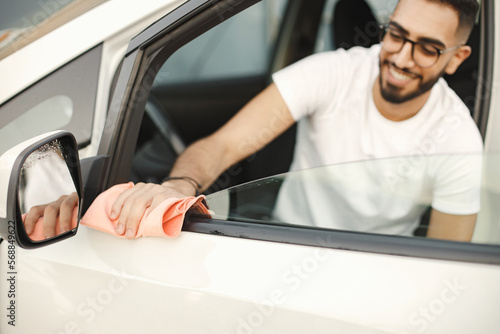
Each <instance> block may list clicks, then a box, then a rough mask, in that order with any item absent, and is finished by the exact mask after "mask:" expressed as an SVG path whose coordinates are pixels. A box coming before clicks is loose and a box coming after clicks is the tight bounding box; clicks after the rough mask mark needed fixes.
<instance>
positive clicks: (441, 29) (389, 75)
mask: <svg viewBox="0 0 500 334" xmlns="http://www.w3.org/2000/svg"><path fill="white" fill-rule="evenodd" d="M391 22H392V23H393V24H392V25H393V26H396V27H397V28H398V30H399V31H401V32H403V34H404V35H405V37H406V38H408V39H410V40H412V41H415V42H419V41H421V42H424V41H425V42H431V44H432V45H434V46H436V47H437V48H439V49H441V50H444V49H447V48H450V47H453V46H455V45H457V44H458V43H457V41H456V31H457V28H458V13H457V12H456V11H455V10H454V9H453V8H451V7H449V6H444V5H441V4H439V3H433V2H428V1H426V0H401V1H400V2H399V4H398V6H397V7H396V10H395V12H394V14H393V16H392V17H391ZM455 52H456V51H450V52H446V53H444V54H442V55H441V56H440V57H439V59H438V61H437V62H436V63H435V64H434V65H432V66H430V67H426V68H423V67H421V66H419V65H417V64H416V63H415V61H414V60H413V58H412V44H411V43H409V42H407V43H406V44H404V46H403V48H402V49H401V51H399V52H397V53H393V54H389V53H387V52H385V51H384V50H381V52H380V76H379V80H380V89H381V95H382V97H383V98H384V99H385V100H386V101H388V102H391V103H403V102H406V101H409V100H411V99H413V98H415V97H418V96H421V95H422V94H425V93H427V92H429V90H430V89H431V88H432V86H433V85H434V84H435V83H436V81H437V80H438V79H439V78H440V77H441V76H442V75H443V74H444V73H448V72H450V70H449V68H448V67H449V66H448V64H449V62H450V60H451V59H452V58H453V56H454V53H455ZM453 72H454V71H453ZM449 74H451V73H449Z"/></svg>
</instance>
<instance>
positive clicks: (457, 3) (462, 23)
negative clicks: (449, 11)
mask: <svg viewBox="0 0 500 334" xmlns="http://www.w3.org/2000/svg"><path fill="white" fill-rule="evenodd" d="M427 1H433V2H440V3H442V4H443V5H448V6H450V7H452V8H453V9H455V10H456V11H457V12H458V25H459V29H464V30H465V31H466V32H467V33H470V31H471V30H472V28H474V24H475V22H476V16H477V12H478V10H479V3H478V2H477V0H427Z"/></svg>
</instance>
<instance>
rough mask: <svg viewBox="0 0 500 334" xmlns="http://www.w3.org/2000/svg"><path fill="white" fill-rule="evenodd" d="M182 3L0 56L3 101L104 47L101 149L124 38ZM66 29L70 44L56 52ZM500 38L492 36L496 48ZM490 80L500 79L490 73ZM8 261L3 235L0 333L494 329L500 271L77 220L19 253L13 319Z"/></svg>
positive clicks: (105, 13) (88, 17) (490, 136)
mask: <svg viewBox="0 0 500 334" xmlns="http://www.w3.org/2000/svg"><path fill="white" fill-rule="evenodd" d="M179 3H180V1H161V2H159V1H152V0H143V1H130V0H123V1H117V0H113V1H109V2H106V3H105V4H103V5H102V6H99V7H97V8H95V9H93V10H92V11H90V12H88V13H86V14H85V15H83V16H82V17H80V18H78V19H76V20H74V21H72V22H70V23H68V24H67V25H65V26H64V27H61V28H60V29H58V30H56V31H54V32H52V33H51V34H49V35H47V36H45V37H43V38H41V39H40V40H38V41H36V42H34V43H32V44H31V45H29V46H27V47H25V48H24V49H22V50H20V51H18V52H17V53H15V54H13V55H11V56H9V57H8V58H6V59H4V60H2V61H1V62H0V76H1V77H3V78H9V80H1V81H0V103H3V102H5V101H6V100H8V99H9V98H10V97H12V96H14V95H15V94H16V93H18V92H19V91H22V90H23V89H24V88H26V87H28V86H29V85H31V84H32V83H34V82H36V81H37V80H38V79H40V78H42V77H43V76H44V75H46V74H48V73H50V72H51V71H53V70H54V69H56V68H58V67H59V66H61V65H63V64H64V63H66V62H67V61H69V60H71V59H73V58H74V57H76V56H77V55H79V54H81V53H82V52H84V51H86V50H87V49H89V48H91V47H92V46H94V45H96V44H97V43H100V42H104V46H103V58H102V64H101V72H100V77H99V88H98V96H97V105H96V117H95V121H94V122H95V131H94V132H93V138H92V143H93V145H91V146H89V147H87V148H85V149H84V152H83V154H82V156H83V157H85V156H91V155H93V154H95V152H96V150H97V147H96V146H95V145H94V143H98V142H99V139H100V132H101V131H99V130H100V129H102V128H103V126H104V118H105V113H106V107H107V103H108V97H109V96H108V93H109V86H110V84H111V80H112V77H113V75H114V72H115V70H116V68H117V66H118V63H119V61H120V60H121V57H122V56H123V54H124V52H125V49H126V47H127V44H128V42H129V40H130V39H131V38H132V37H133V36H134V35H136V34H137V33H138V32H139V31H141V30H142V29H143V28H145V27H146V26H147V25H149V24H150V23H152V22H153V21H154V20H156V19H157V18H159V17H161V16H162V15H164V14H165V13H167V12H168V11H170V10H171V9H172V8H174V7H176V6H177V5H179ZM495 10H497V11H498V10H500V9H499V8H495ZM117 13H120V15H117ZM499 29H500V28H498V27H496V30H497V35H496V36H500V30H499ZM64 31H71V35H72V36H74V37H75V38H74V41H68V42H67V44H66V42H65V47H64V48H61V47H60V45H61V43H62V42H61V41H65V37H64V36H63V32H64ZM499 42H500V40H499V39H498V37H497V39H496V41H495V45H496V47H497V48H498V47H500V45H499ZM47 50H52V51H50V52H47ZM55 50H57V51H55ZM33 54H37V55H39V56H40V58H39V60H40V61H39V62H37V63H34V62H32V60H31V59H32V58H31V57H32V55H33ZM495 57H496V58H498V57H500V56H498V55H495ZM497 60H498V61H500V59H496V60H495V64H497V63H498V62H497ZM19 68H23V69H24V70H23V72H22V73H19V72H20V71H19ZM494 75H495V79H494V82H498V81H499V80H500V78H499V75H500V71H498V69H497V68H496V67H495V73H494ZM498 89H499V87H498V85H494V86H493V91H492V94H493V99H492V108H491V110H492V112H491V113H490V125H489V131H488V133H487V140H486V147H487V150H488V151H494V150H497V149H498V148H497V147H496V146H497V145H498V143H499V142H500V140H499V139H498V138H496V136H498V135H499V134H498V133H499V130H500V129H497V127H498V126H500V123H499V122H497V121H496V119H497V118H498V115H497V113H498V110H500V108H499V107H500V105H499V104H500V100H499V94H500V92H498ZM7 256H8V243H7V242H2V243H1V244H0V273H1V274H0V275H1V276H0V282H1V283H0V296H1V297H0V309H1V310H2V311H1V313H0V315H1V316H0V319H1V320H0V333H36V332H39V333H115V332H118V333H138V332H140V333H151V332H170V333H277V332H281V333H332V332H339V333H394V334H396V333H398V334H404V333H457V334H460V333H464V334H466V333H467V334H469V333H497V332H498V330H499V325H498V321H497V313H498V310H499V309H500V288H498V286H499V285H498V282H500V267H499V266H496V265H486V264H474V263H461V262H452V261H441V260H428V259H420V258H411V257H401V256H391V255H379V254H369V253H362V252H352V251H344V250H335V249H326V248H315V247H306V246H298V245H291V244H281V243H273V242H262V241H255V240H245V239H237V238H227V237H220V236H214V235H203V234H196V233H190V232H183V233H181V236H180V237H179V238H177V239H168V240H166V239H159V238H142V239H138V240H133V241H129V240H123V239H118V238H115V237H113V236H109V235H106V234H104V233H102V232H98V231H95V230H92V229H90V228H88V227H86V226H80V228H79V231H78V233H77V235H76V236H75V237H73V238H71V239H68V240H65V241H63V242H61V243H58V244H54V245H51V246H48V247H45V248H40V249H37V250H36V251H33V250H24V249H20V248H16V260H17V263H18V264H17V272H18V275H17V276H16V277H17V279H18V280H16V282H15V285H14V290H15V293H16V301H17V303H16V307H17V309H16V312H17V313H16V314H17V318H16V327H13V326H10V325H9V324H8V318H7V317H6V315H8V309H7V308H8V307H9V304H8V303H9V300H10V299H9V298H6V296H7V295H8V293H9V290H10V284H9V283H8V282H9V281H8V279H9V274H8V272H9V270H8V269H7Z"/></svg>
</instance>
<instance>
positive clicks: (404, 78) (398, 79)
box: [386, 64, 418, 86]
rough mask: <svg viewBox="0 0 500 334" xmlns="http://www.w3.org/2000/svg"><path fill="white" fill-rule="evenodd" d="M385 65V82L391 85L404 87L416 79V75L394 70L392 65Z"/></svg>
mask: <svg viewBox="0 0 500 334" xmlns="http://www.w3.org/2000/svg"><path fill="white" fill-rule="evenodd" d="M386 65H387V72H388V75H387V81H388V82H389V83H390V84H392V85H395V86H404V85H406V84H408V83H409V82H410V81H412V80H413V79H415V78H417V77H418V76H417V75H416V74H413V73H409V72H407V71H402V70H400V69H398V68H396V67H395V66H394V65H393V64H386Z"/></svg>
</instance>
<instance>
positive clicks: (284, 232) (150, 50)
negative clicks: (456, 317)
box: [86, 0, 500, 264]
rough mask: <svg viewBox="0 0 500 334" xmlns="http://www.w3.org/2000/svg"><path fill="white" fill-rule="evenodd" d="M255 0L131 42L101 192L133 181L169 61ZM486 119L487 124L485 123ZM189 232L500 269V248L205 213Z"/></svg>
mask: <svg viewBox="0 0 500 334" xmlns="http://www.w3.org/2000/svg"><path fill="white" fill-rule="evenodd" d="M256 2H258V0H249V1H245V0H220V1H217V0H192V1H188V2H186V3H184V4H183V5H181V6H180V7H178V8H177V9H176V10H174V11H173V12H171V13H170V14H168V15H166V16H165V17H163V18H162V19H160V20H159V21H157V22H156V23H154V24H153V25H152V26H150V27H149V28H148V29H146V30H145V31H144V32H143V33H141V34H139V35H138V36H137V37H136V38H134V39H133V40H132V41H131V43H130V45H129V48H128V50H127V52H126V56H125V58H124V61H123V65H122V67H121V69H120V73H119V76H118V80H117V83H116V87H115V89H114V94H113V97H112V100H111V103H110V108H109V114H108V118H107V121H106V126H105V129H104V132H103V136H102V141H101V145H100V147H99V151H98V154H100V155H102V156H106V157H109V164H105V165H103V167H102V168H101V169H100V172H101V176H102V180H103V182H102V186H101V189H100V191H103V190H105V189H107V188H109V187H111V186H112V185H115V184H118V183H122V182H127V181H128V172H129V169H128V168H127V166H131V163H132V159H133V154H134V149H135V144H136V139H137V136H138V132H139V128H140V124H141V120H142V117H143V114H144V107H145V104H146V101H147V98H148V96H149V91H148V89H151V85H152V82H153V80H154V77H155V75H156V73H157V71H158V70H159V69H160V67H161V65H162V64H163V62H164V61H165V60H166V59H167V58H168V57H169V56H170V55H171V54H172V53H173V52H175V51H176V50H177V49H178V48H179V47H180V46H182V45H184V44H186V43H187V42H189V41H190V40H191V39H194V38H196V37H197V36H199V35H200V34H202V33H203V32H205V31H207V30H208V29H210V28H212V27H214V26H216V25H217V24H219V23H221V22H223V21H224V20H225V19H227V18H229V17H231V16H233V15H235V14H237V13H238V12H240V11H242V10H244V9H245V8H247V7H249V6H251V5H253V4H254V3H256ZM492 7H493V2H492V1H490V0H484V1H483V3H482V7H481V15H482V16H483V18H486V20H482V22H483V27H482V28H483V29H482V31H483V32H482V39H481V50H482V54H481V57H480V63H481V68H480V76H481V77H482V78H485V79H484V80H483V83H482V85H481V84H479V85H478V93H479V94H483V95H482V99H481V103H480V105H479V104H478V105H477V106H476V111H477V112H476V113H475V115H478V114H479V115H482V116H481V117H487V111H488V107H489V99H490V96H489V95H488V94H487V93H488V92H489V91H490V90H491V89H488V87H491V75H488V70H490V71H491V69H492V66H493V65H492V59H493V58H492V52H493V51H492V49H491V48H490V47H487V43H485V38H486V37H488V36H490V34H493V30H492V29H493V22H492V16H493V14H488V12H490V13H493V11H492V10H491V9H492ZM485 21H486V22H485ZM488 80H489V81H488ZM480 86H481V87H480ZM486 121H487V120H486ZM486 121H484V119H483V121H481V122H480V123H481V124H482V122H486ZM478 124H479V123H478ZM480 129H481V133H482V134H483V136H484V132H483V127H482V126H480ZM100 191H98V192H100ZM88 200H90V199H86V201H88ZM183 231H189V232H194V233H203V234H211V235H218V236H226V237H237V238H245V239H253V240H261V241H270V242H278V243H288V244H296V245H306V246H314V247H327V248H333V249H341V250H348V251H360V252H368V253H378V254H386V255H394V256H404V257H412V258H415V257H416V258H426V259H436V260H449V261H459V262H475V263H486V264H500V246H495V245H487V244H471V243H462V242H454V241H445V240H435V239H426V238H415V237H402V236H391V235H380V234H369V233H356V232H348V231H337V230H328V229H320V228H309V227H302V226H301V227H295V226H282V225H276V224H269V223H266V224H259V223H248V222H241V221H223V220H217V219H211V218H209V217H204V216H199V215H188V216H187V217H186V221H185V224H184V227H183ZM321 240H324V242H323V243H322V242H321Z"/></svg>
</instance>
